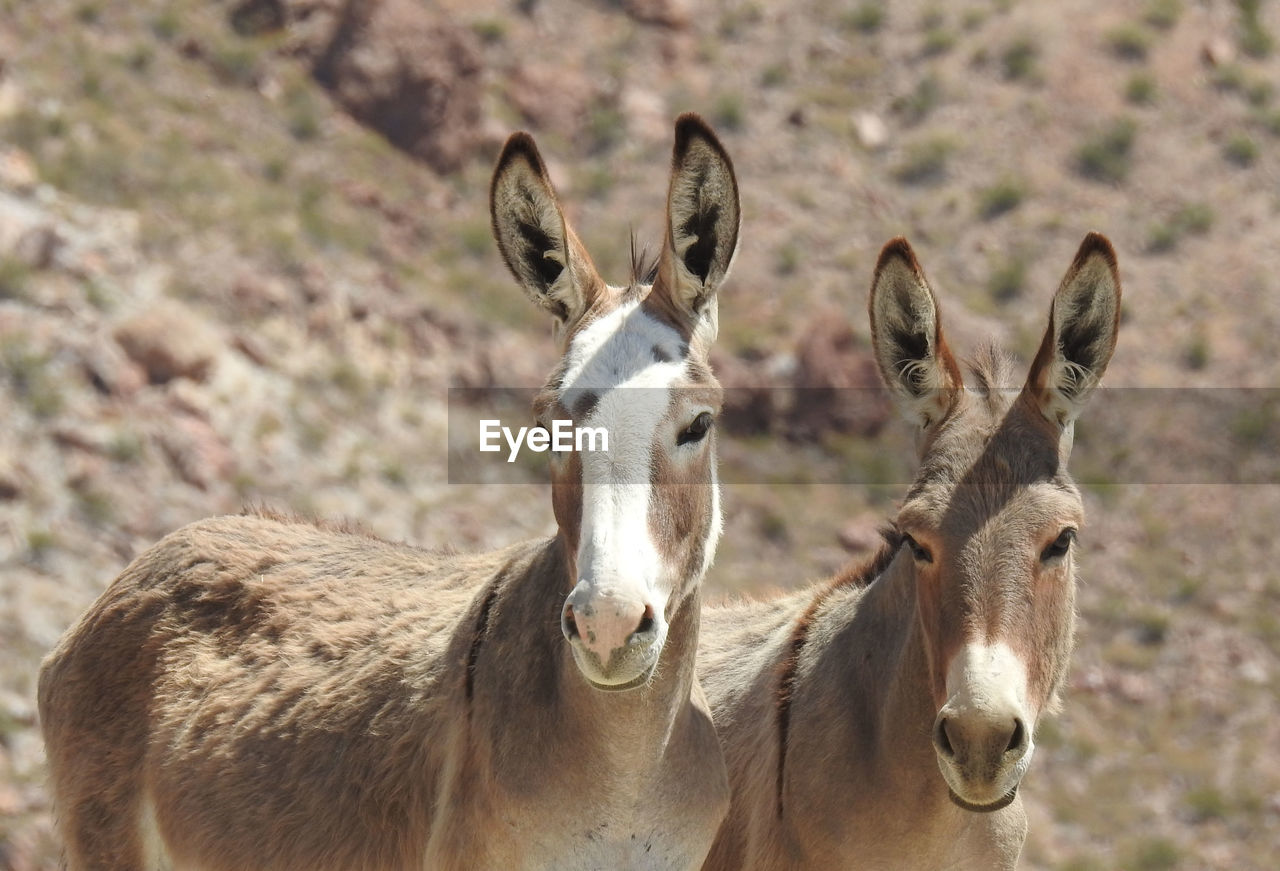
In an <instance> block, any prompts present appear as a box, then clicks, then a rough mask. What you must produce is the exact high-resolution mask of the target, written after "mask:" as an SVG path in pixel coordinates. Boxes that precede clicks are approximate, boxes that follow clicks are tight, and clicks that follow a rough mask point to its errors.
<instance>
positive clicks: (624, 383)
mask: <svg viewBox="0 0 1280 871" xmlns="http://www.w3.org/2000/svg"><path fill="white" fill-rule="evenodd" d="M639 306H640V304H639V302H628V303H624V304H623V305H620V306H619V307H618V308H617V309H615V310H614V311H612V312H610V313H609V314H607V315H605V316H604V317H602V318H600V319H599V320H597V321H594V322H593V323H591V324H589V325H588V326H586V327H585V328H584V329H583V330H582V331H581V332H579V333H578V335H577V336H575V337H574V340H573V343H572V345H571V346H570V348H569V352H568V354H567V362H566V366H565V371H564V377H563V380H562V382H561V389H562V393H563V392H567V391H575V390H584V391H596V390H598V391H600V395H599V400H598V402H597V404H596V406H595V409H594V411H593V412H592V413H591V416H590V418H589V420H588V421H583V422H582V423H581V424H580V425H584V426H592V427H604V428H605V429H606V430H607V431H608V433H609V450H608V451H607V452H605V451H596V452H583V453H582V454H580V455H579V459H580V461H581V463H582V484H583V486H582V525H581V530H580V539H579V544H578V576H579V578H580V582H579V585H580V586H581V584H584V583H585V584H586V585H588V586H589V587H591V588H593V593H594V594H595V595H598V596H605V597H609V598H626V599H632V600H640V601H643V602H645V603H646V604H648V605H650V606H651V607H652V608H653V611H654V619H655V621H657V623H658V630H659V636H660V637H665V630H666V620H665V616H664V609H665V607H666V599H667V597H668V596H669V595H670V589H665V590H664V589H662V586H663V585H661V584H660V583H659V582H660V580H661V579H662V576H663V565H662V560H661V556H660V553H659V550H658V547H657V545H656V543H655V542H654V540H653V532H652V530H651V528H650V525H649V501H650V496H651V492H650V491H651V486H652V485H651V478H652V471H653V462H652V453H653V450H654V441H655V438H657V437H658V436H659V427H662V437H664V438H665V437H666V434H667V430H669V429H670V428H671V423H670V421H669V420H668V410H669V407H670V403H671V388H672V385H673V384H674V383H676V382H677V381H678V380H679V379H681V378H682V377H684V375H685V374H686V365H685V362H684V359H683V341H682V338H681V336H680V334H679V333H677V332H676V331H675V330H673V329H672V328H671V327H669V326H667V325H666V324H663V323H661V322H660V321H658V320H656V319H654V318H653V317H651V316H650V315H649V314H648V313H646V312H644V311H643V310H641V309H640V307H639ZM655 348H657V349H660V350H661V352H662V353H661V357H663V358H665V360H666V361H670V362H666V361H664V360H662V359H659V357H658V356H656V355H655V353H654V349H655ZM615 388H620V389H615ZM569 397H570V398H571V397H572V393H569Z"/></svg>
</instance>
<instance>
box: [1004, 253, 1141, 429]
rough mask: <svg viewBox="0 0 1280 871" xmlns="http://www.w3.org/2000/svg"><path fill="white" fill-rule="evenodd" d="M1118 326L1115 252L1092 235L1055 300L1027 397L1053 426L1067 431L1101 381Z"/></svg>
mask: <svg viewBox="0 0 1280 871" xmlns="http://www.w3.org/2000/svg"><path fill="white" fill-rule="evenodd" d="M1119 326H1120V273H1119V270H1118V269H1117V268H1116V252H1115V249H1113V248H1112V247H1111V243H1110V242H1108V241H1107V237H1106V236H1103V235H1102V234H1101V233H1090V234H1089V235H1088V236H1085V237H1084V241H1083V242H1082V243H1080V250H1079V251H1077V252H1076V258H1075V260H1074V261H1072V263H1071V268H1070V269H1068V270H1067V274H1066V277H1064V278H1063V279H1062V285H1061V286H1060V287H1059V288H1058V292H1057V293H1056V294H1054V297H1053V305H1052V307H1051V308H1050V310H1049V328H1048V329H1047V330H1046V331H1045V334H1044V340H1043V341H1042V342H1041V343H1040V350H1039V352H1037V353H1036V358H1035V360H1034V361H1033V362H1032V364H1031V373H1030V374H1029V375H1028V376H1027V386H1026V391H1027V392H1028V393H1029V394H1030V396H1031V398H1032V400H1033V401H1034V402H1035V403H1036V405H1037V406H1039V408H1040V411H1041V413H1043V414H1044V416H1045V417H1047V418H1048V419H1049V420H1050V421H1051V422H1052V423H1055V424H1057V425H1058V426H1061V427H1066V426H1067V425H1068V424H1070V423H1071V422H1072V421H1074V420H1075V419H1076V417H1077V416H1078V415H1079V414H1080V411H1081V409H1083V408H1084V404H1085V402H1086V401H1087V400H1088V398H1089V394H1090V392H1091V391H1092V390H1093V388H1094V387H1095V386H1097V384H1098V382H1099V381H1100V380H1101V379H1102V373H1103V372H1104V371H1106V368H1107V363H1108V362H1109V361H1110V360H1111V352H1112V351H1114V350H1115V347H1116V332H1117V330H1118V328H1119Z"/></svg>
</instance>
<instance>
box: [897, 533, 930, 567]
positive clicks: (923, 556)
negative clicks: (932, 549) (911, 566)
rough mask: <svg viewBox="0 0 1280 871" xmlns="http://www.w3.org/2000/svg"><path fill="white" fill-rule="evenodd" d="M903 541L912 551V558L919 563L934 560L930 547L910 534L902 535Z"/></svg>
mask: <svg viewBox="0 0 1280 871" xmlns="http://www.w3.org/2000/svg"><path fill="white" fill-rule="evenodd" d="M902 543H903V544H905V545H906V546H907V548H908V549H910V551H911V558H912V559H914V560H915V561H916V562H918V563H931V562H933V554H931V553H929V548H927V547H925V546H924V545H922V544H921V543H920V542H918V541H916V540H915V539H914V538H912V537H911V536H909V535H903V536H902Z"/></svg>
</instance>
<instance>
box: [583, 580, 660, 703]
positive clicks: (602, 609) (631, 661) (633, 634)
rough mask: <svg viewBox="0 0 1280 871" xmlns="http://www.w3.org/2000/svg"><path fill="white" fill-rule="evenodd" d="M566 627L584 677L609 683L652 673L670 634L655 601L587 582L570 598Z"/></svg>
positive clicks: (600, 682)
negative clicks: (666, 633)
mask: <svg viewBox="0 0 1280 871" xmlns="http://www.w3.org/2000/svg"><path fill="white" fill-rule="evenodd" d="M560 629H561V631H562V632H563V633H564V637H565V638H566V639H567V640H568V641H569V643H570V645H572V647H573V655H574V660H575V661H576V662H577V664H578V668H579V669H580V670H581V671H582V673H583V675H584V676H585V677H586V678H587V679H588V680H590V681H591V682H592V683H594V684H598V685H601V686H604V687H618V686H619V685H623V684H632V683H635V682H637V679H639V678H642V677H643V676H645V675H646V674H647V673H648V672H650V671H651V670H652V668H653V666H654V664H655V663H656V662H657V659H658V653H659V652H660V650H661V646H662V641H663V635H664V634H665V633H664V632H663V626H662V625H661V621H660V620H659V618H658V617H657V612H656V611H655V609H654V607H653V605H652V604H650V603H648V602H645V601H644V600H642V599H638V598H634V597H630V596H626V595H623V594H619V593H617V592H616V591H613V590H595V589H593V588H591V587H590V586H589V585H588V584H587V583H586V582H585V581H581V582H579V583H578V586H577V587H575V588H574V591H573V592H572V593H570V594H569V597H568V598H567V599H565V603H564V610H563V611H562V612H561V616H560Z"/></svg>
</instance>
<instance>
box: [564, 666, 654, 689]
mask: <svg viewBox="0 0 1280 871" xmlns="http://www.w3.org/2000/svg"><path fill="white" fill-rule="evenodd" d="M657 667H658V663H656V662H655V663H654V664H653V665H651V666H649V667H648V668H647V669H645V670H644V671H643V672H641V673H640V674H638V675H636V676H635V677H634V678H632V679H631V680H629V681H627V682H626V683H615V684H604V683H596V682H595V681H593V680H592V679H591V678H589V677H587V676H586V675H583V678H584V679H585V680H586V682H587V683H589V684H591V688H592V689H593V690H600V691H601V692H606V693H625V692H626V691H627V690H634V689H638V688H640V687H642V686H644V685H645V684H647V683H648V682H649V681H650V679H651V678H652V677H653V672H654V671H655V670H656V669H657Z"/></svg>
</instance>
